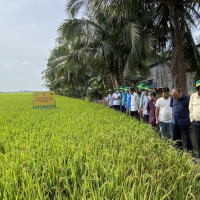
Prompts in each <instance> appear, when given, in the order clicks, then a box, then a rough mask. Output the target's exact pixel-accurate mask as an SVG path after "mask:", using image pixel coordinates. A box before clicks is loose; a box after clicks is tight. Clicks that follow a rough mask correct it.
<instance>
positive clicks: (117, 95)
mask: <svg viewBox="0 0 200 200" xmlns="http://www.w3.org/2000/svg"><path fill="white" fill-rule="evenodd" d="M120 98H121V94H120V93H119V90H118V88H115V93H114V94H113V107H114V109H115V110H120Z"/></svg>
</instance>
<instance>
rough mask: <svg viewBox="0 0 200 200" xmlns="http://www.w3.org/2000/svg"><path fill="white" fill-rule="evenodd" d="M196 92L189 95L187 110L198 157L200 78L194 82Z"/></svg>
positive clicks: (199, 148) (199, 145)
mask: <svg viewBox="0 0 200 200" xmlns="http://www.w3.org/2000/svg"><path fill="white" fill-rule="evenodd" d="M196 89H197V92H195V93H194V94H192V95H191V97H190V103H189V110H190V121H191V123H192V129H193V132H194V135H195V139H196V143H197V151H198V157H199V158H200V80H198V81H197V82H196Z"/></svg>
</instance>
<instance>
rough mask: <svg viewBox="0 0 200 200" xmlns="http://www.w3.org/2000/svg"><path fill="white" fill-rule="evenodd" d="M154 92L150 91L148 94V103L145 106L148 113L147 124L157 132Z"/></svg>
mask: <svg viewBox="0 0 200 200" xmlns="http://www.w3.org/2000/svg"><path fill="white" fill-rule="evenodd" d="M156 101H157V97H156V91H155V90H152V91H151V92H150V101H149V102H148V104H147V111H148V112H149V124H151V125H152V127H153V128H154V130H156V131H158V126H157V125H156V107H155V105H156Z"/></svg>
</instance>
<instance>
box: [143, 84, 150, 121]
mask: <svg viewBox="0 0 200 200" xmlns="http://www.w3.org/2000/svg"><path fill="white" fill-rule="evenodd" d="M150 90H151V87H150V86H146V87H145V95H144V98H143V113H142V115H143V121H144V123H149V112H148V111H147V104H148V103H149V100H150V99H149V95H148V94H149V91H150Z"/></svg>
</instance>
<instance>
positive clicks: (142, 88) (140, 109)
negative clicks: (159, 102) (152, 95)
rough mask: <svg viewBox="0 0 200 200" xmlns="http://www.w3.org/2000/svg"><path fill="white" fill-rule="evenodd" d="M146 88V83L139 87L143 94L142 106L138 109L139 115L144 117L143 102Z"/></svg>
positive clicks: (141, 97) (141, 98)
mask: <svg viewBox="0 0 200 200" xmlns="http://www.w3.org/2000/svg"><path fill="white" fill-rule="evenodd" d="M145 87H146V85H145V84H144V83H140V84H139V85H137V88H139V89H140V91H141V92H142V93H141V96H140V106H139V109H138V113H139V114H140V115H141V116H142V115H143V114H142V110H143V100H144V96H145Z"/></svg>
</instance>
